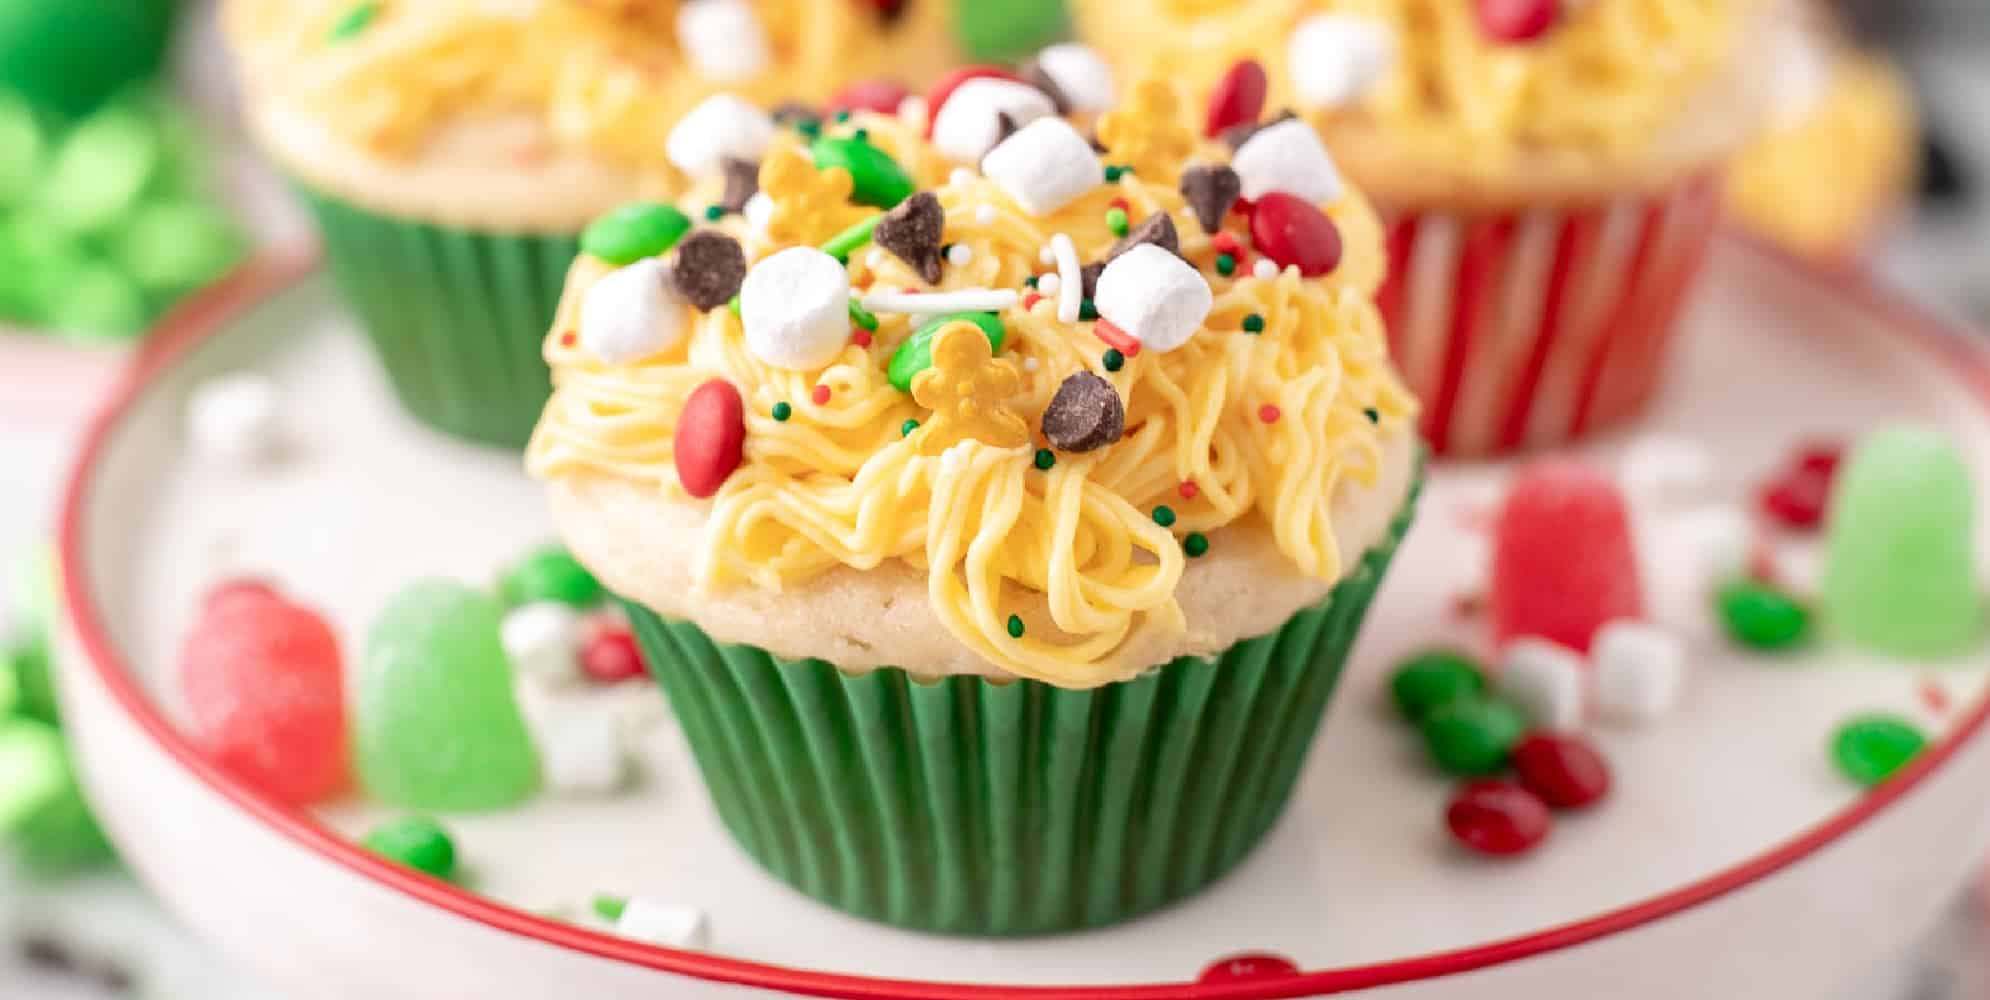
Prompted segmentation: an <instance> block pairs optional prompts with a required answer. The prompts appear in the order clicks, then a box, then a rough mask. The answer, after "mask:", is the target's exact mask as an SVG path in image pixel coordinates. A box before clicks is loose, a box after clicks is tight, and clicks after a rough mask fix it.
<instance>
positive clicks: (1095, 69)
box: [1036, 42, 1119, 112]
mask: <svg viewBox="0 0 1990 1000" xmlns="http://www.w3.org/2000/svg"><path fill="white" fill-rule="evenodd" d="M1036 65H1037V68H1038V69H1041V70H1043V72H1044V74H1045V75H1046V76H1049V77H1050V79H1051V82H1053V83H1055V84H1057V89H1058V90H1060V91H1063V92H1064V99H1065V101H1067V102H1069V103H1070V105H1071V110H1073V111H1083V112H1090V111H1104V110H1106V109H1107V108H1110V107H1112V106H1113V103H1114V97H1113V95H1115V94H1117V93H1118V92H1119V88H1118V87H1117V86H1115V85H1114V83H1113V78H1112V67H1110V66H1107V65H1106V61H1105V59H1103V58H1101V57H1100V56H1099V53H1098V51H1097V50H1095V49H1093V48H1092V47H1091V46H1089V45H1080V44H1078V43H1076V42H1065V43H1064V44H1062V45H1053V46H1051V47H1050V48H1047V49H1044V50H1043V51H1042V52H1039V53H1037V54H1036Z"/></svg>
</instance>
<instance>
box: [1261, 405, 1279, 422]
mask: <svg viewBox="0 0 1990 1000" xmlns="http://www.w3.org/2000/svg"><path fill="white" fill-rule="evenodd" d="M1281 416H1284V414H1282V413H1280V412H1279V410H1278V407H1277V406H1274V405H1273V404H1271V403H1266V404H1264V405H1263V406H1260V407H1258V419H1259V420H1262V421H1264V422H1265V423H1268V424H1275V423H1278V418H1279V417H1281Z"/></svg>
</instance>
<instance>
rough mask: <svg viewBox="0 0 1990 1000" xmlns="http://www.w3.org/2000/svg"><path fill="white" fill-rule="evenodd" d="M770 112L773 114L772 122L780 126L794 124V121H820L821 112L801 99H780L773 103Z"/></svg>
mask: <svg viewBox="0 0 1990 1000" xmlns="http://www.w3.org/2000/svg"><path fill="white" fill-rule="evenodd" d="M772 114H773V116H774V124H776V125H781V126H790V125H794V124H795V123H796V122H812V121H820V120H821V119H822V113H821V112H819V111H817V110H816V109H815V105H813V104H806V103H803V102H801V101H782V102H781V103H779V104H776V105H774V110H773V112H772Z"/></svg>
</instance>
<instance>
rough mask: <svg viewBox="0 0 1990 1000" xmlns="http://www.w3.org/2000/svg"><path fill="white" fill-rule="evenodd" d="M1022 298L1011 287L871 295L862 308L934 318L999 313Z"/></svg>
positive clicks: (867, 297)
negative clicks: (947, 315)
mask: <svg viewBox="0 0 1990 1000" xmlns="http://www.w3.org/2000/svg"><path fill="white" fill-rule="evenodd" d="M1020 301H1022V295H1021V294H1019V293H1018V292H1017V291H1016V290H1015V289H1013V288H956V289H953V290H951V291H945V292H872V293H871V294H869V295H866V296H864V298H863V301H862V303H861V304H862V305H863V307H864V308H866V309H869V310H870V311H872V312H874V313H909V314H911V315H914V316H938V315H941V314H943V313H956V312H1002V311H1003V310H1005V309H1011V308H1014V307H1015V305H1016V303H1017V302H1020Z"/></svg>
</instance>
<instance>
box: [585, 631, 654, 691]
mask: <svg viewBox="0 0 1990 1000" xmlns="http://www.w3.org/2000/svg"><path fill="white" fill-rule="evenodd" d="M580 668H581V670H583V671H585V672H586V673H587V676H589V677H591V678H593V679H594V680H596V681H598V682H600V683H602V684H619V683H621V682H622V681H626V680H631V679H634V678H637V677H641V676H642V675H643V653H642V650H641V649H639V648H637V646H636V637H635V636H633V635H630V634H629V630H628V629H626V628H623V627H621V626H620V625H603V626H602V627H601V628H599V629H597V630H596V631H595V633H594V634H593V635H592V636H590V637H588V640H587V644H586V645H585V646H582V647H581V651H580Z"/></svg>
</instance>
